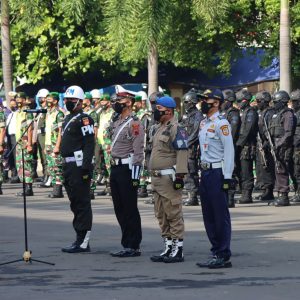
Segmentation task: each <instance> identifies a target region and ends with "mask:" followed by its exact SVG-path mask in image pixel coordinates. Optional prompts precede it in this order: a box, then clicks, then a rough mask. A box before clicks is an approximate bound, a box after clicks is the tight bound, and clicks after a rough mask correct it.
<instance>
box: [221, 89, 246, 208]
mask: <svg viewBox="0 0 300 300" xmlns="http://www.w3.org/2000/svg"><path fill="white" fill-rule="evenodd" d="M223 96H224V102H223V104H222V105H221V115H222V116H224V117H225V118H226V119H227V121H228V122H229V124H230V127H231V135H232V139H233V145H234V148H235V149H236V143H237V140H238V138H239V133H240V127H241V117H240V111H239V110H238V109H237V108H236V107H234V106H233V104H234V102H235V101H236V96H235V93H234V91H233V90H225V91H223ZM234 159H235V162H234V170H233V178H234V182H235V183H237V182H238V180H239V174H240V170H241V166H240V158H239V157H238V156H237V155H236V156H235V158H234ZM232 187H233V189H230V190H228V207H234V206H235V203H234V194H235V191H236V190H235V187H234V186H232Z"/></svg>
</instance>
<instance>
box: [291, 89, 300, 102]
mask: <svg viewBox="0 0 300 300" xmlns="http://www.w3.org/2000/svg"><path fill="white" fill-rule="evenodd" d="M291 100H292V101H299V100H300V90H299V89H297V90H294V91H292V92H291Z"/></svg>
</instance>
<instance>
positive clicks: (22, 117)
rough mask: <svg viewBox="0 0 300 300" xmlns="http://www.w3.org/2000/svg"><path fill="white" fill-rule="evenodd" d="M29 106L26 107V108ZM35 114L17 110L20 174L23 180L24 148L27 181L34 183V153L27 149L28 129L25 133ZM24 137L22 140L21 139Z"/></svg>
mask: <svg viewBox="0 0 300 300" xmlns="http://www.w3.org/2000/svg"><path fill="white" fill-rule="evenodd" d="M25 108H27V107H24V109H25ZM32 120H33V114H31V113H25V112H24V111H23V109H19V110H18V111H17V112H16V141H17V142H18V144H17V147H16V167H17V170H18V175H19V178H20V180H21V181H23V164H22V149H23V152H24V170H25V183H29V184H32V183H33V176H32V175H33V174H32V160H33V154H32V153H28V151H27V148H26V147H27V142H28V131H27V132H26V133H25V134H24V135H23V133H24V132H25V130H26V129H27V126H28V125H29V124H30V123H31V122H32ZM22 135H23V137H22V140H21V141H20V140H19V139H20V138H21V136H22Z"/></svg>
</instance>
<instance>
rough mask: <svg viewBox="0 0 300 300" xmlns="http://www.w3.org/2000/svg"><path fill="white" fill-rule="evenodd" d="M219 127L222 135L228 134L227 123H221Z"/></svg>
mask: <svg viewBox="0 0 300 300" xmlns="http://www.w3.org/2000/svg"><path fill="white" fill-rule="evenodd" d="M220 129H221V131H222V134H223V135H225V136H228V135H229V128H228V125H223V126H221V127H220Z"/></svg>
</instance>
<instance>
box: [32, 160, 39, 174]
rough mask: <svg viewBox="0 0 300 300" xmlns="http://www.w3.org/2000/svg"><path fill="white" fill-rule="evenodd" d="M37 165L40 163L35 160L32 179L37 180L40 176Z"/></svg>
mask: <svg viewBox="0 0 300 300" xmlns="http://www.w3.org/2000/svg"><path fill="white" fill-rule="evenodd" d="M37 165H38V161H37V160H36V159H34V160H33V161H32V178H33V179H37V178H38V177H39V176H38V173H37V171H36V170H37Z"/></svg>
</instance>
